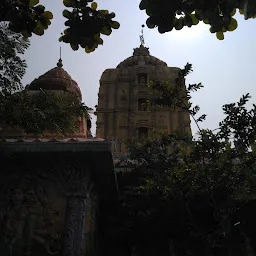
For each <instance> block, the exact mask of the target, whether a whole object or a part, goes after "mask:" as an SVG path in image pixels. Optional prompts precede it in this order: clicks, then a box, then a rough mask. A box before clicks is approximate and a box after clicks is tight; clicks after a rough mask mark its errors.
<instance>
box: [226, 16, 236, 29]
mask: <svg viewBox="0 0 256 256" xmlns="http://www.w3.org/2000/svg"><path fill="white" fill-rule="evenodd" d="M237 26H238V24H237V20H236V19H234V18H232V19H231V21H230V23H229V24H228V31H234V30H236V29H237Z"/></svg>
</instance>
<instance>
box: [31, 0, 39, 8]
mask: <svg viewBox="0 0 256 256" xmlns="http://www.w3.org/2000/svg"><path fill="white" fill-rule="evenodd" d="M37 4H39V0H30V1H29V6H30V7H34V6H35V5H37Z"/></svg>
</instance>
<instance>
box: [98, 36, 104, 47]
mask: <svg viewBox="0 0 256 256" xmlns="http://www.w3.org/2000/svg"><path fill="white" fill-rule="evenodd" d="M97 43H98V44H101V45H102V44H103V40H102V39H101V38H100V37H99V38H97Z"/></svg>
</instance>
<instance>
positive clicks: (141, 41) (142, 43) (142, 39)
mask: <svg viewBox="0 0 256 256" xmlns="http://www.w3.org/2000/svg"><path fill="white" fill-rule="evenodd" d="M141 27H142V29H141V35H140V45H142V46H144V45H145V40H144V34H143V29H144V27H145V25H144V24H143V25H142V26H141Z"/></svg>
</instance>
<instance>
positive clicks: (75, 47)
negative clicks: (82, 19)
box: [70, 44, 79, 51]
mask: <svg viewBox="0 0 256 256" xmlns="http://www.w3.org/2000/svg"><path fill="white" fill-rule="evenodd" d="M70 46H71V48H72V49H73V50H74V51H77V50H78V49H79V45H78V44H70Z"/></svg>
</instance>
